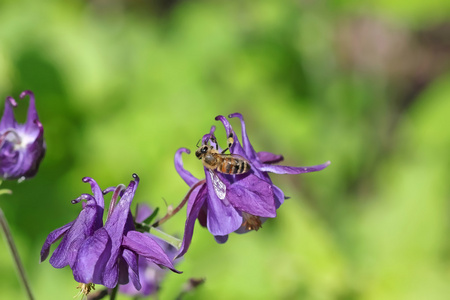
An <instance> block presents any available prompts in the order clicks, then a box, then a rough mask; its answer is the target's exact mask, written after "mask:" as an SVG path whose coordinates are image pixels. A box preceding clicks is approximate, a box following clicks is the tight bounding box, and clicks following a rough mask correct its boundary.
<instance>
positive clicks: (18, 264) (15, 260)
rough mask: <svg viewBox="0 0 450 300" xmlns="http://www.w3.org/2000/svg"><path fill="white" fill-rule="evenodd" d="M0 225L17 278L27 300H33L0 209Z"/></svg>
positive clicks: (17, 253)
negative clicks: (20, 282)
mask: <svg viewBox="0 0 450 300" xmlns="http://www.w3.org/2000/svg"><path fill="white" fill-rule="evenodd" d="M0 224H1V227H2V231H3V233H4V235H5V238H6V241H7V242H8V247H9V249H10V251H11V255H12V257H13V259H14V263H15V265H16V268H17V272H18V273H19V278H20V280H21V281H22V284H23V286H24V287H25V290H26V292H27V295H28V299H30V300H34V297H33V294H32V293H31V288H30V285H29V283H28V280H27V276H26V274H25V269H24V267H23V265H22V261H21V260H20V256H19V252H18V251H17V248H16V244H15V243H14V239H13V237H12V234H11V230H10V229H9V225H8V222H7V221H6V217H5V215H4V214H3V210H2V209H1V208H0Z"/></svg>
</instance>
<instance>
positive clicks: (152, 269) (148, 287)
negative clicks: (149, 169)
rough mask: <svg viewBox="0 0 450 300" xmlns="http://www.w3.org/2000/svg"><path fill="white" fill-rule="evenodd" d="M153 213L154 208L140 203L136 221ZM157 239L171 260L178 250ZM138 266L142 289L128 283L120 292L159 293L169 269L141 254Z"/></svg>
mask: <svg viewBox="0 0 450 300" xmlns="http://www.w3.org/2000/svg"><path fill="white" fill-rule="evenodd" d="M151 213H152V210H151V209H150V207H149V206H148V205H145V204H138V205H137V208H136V217H135V221H136V222H137V223H142V222H144V220H145V219H147V218H148V217H150V215H151ZM144 234H145V235H148V236H150V237H152V235H151V234H150V233H146V232H144ZM155 240H156V242H157V243H158V244H159V245H160V246H161V248H162V249H163V250H164V252H165V253H166V254H167V256H168V257H169V258H170V260H173V259H174V258H175V255H176V253H177V251H178V250H177V249H176V248H175V247H173V246H172V245H170V244H168V243H166V242H163V241H162V240H160V239H158V238H155ZM138 266H139V279H140V283H141V289H140V290H137V289H136V288H135V287H134V285H133V284H131V283H127V284H124V285H120V286H119V292H121V293H123V294H127V295H130V296H149V295H153V294H155V293H157V292H158V290H159V288H160V285H161V282H162V280H163V279H164V276H165V275H166V273H167V270H165V269H161V268H158V267H156V265H155V264H153V263H150V262H148V260H146V259H145V258H144V257H142V256H140V255H139V257H138Z"/></svg>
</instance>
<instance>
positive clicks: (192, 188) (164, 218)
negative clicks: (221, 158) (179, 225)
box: [152, 179, 206, 227]
mask: <svg viewBox="0 0 450 300" xmlns="http://www.w3.org/2000/svg"><path fill="white" fill-rule="evenodd" d="M205 181H206V180H205V179H203V180H200V181H199V182H197V183H196V184H194V185H193V186H192V187H191V188H190V190H189V192H188V193H187V195H186V197H184V199H183V201H181V203H180V204H179V205H178V206H177V207H176V208H175V209H174V210H172V211H169V212H168V213H167V214H166V215H165V216H164V217H163V218H162V219H160V220H158V221H156V222H155V223H153V224H152V227H158V226H161V224H162V223H164V222H166V221H167V220H169V219H170V218H171V217H172V216H173V215H175V214H176V213H177V212H179V211H180V209H182V208H183V206H184V205H185V204H186V202H187V201H188V199H189V196H190V195H191V193H192V191H193V190H195V188H196V187H198V186H199V185H202V184H203V183H205Z"/></svg>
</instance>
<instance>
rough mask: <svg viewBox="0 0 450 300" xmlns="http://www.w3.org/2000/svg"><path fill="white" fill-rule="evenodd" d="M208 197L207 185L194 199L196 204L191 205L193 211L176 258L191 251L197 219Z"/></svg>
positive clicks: (202, 187) (188, 218)
mask: <svg viewBox="0 0 450 300" xmlns="http://www.w3.org/2000/svg"><path fill="white" fill-rule="evenodd" d="M206 195H207V188H206V184H203V185H202V186H201V188H200V191H199V192H198V194H197V197H195V198H194V203H193V204H192V205H191V210H190V211H189V214H188V215H187V218H186V223H185V225H184V236H183V243H182V244H181V249H180V253H178V255H177V256H176V258H178V257H181V256H183V255H184V254H185V253H186V252H187V250H188V249H189V246H190V245H191V241H192V235H193V233H194V225H195V220H196V219H197V216H198V214H199V212H200V209H201V208H202V206H203V204H204V203H205V200H206V198H207V197H206ZM189 200H190V199H189Z"/></svg>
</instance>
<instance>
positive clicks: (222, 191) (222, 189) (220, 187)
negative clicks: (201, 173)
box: [209, 170, 227, 200]
mask: <svg viewBox="0 0 450 300" xmlns="http://www.w3.org/2000/svg"><path fill="white" fill-rule="evenodd" d="M209 175H210V176H211V180H212V184H213V187H214V192H215V193H216V196H217V198H219V199H220V200H223V199H225V196H226V194H227V187H226V185H225V184H224V183H223V182H222V180H220V178H219V177H218V176H217V174H216V173H215V172H214V171H212V170H209Z"/></svg>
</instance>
